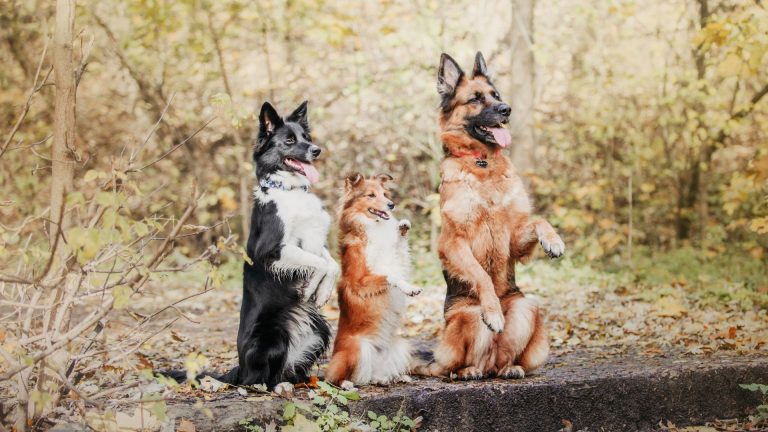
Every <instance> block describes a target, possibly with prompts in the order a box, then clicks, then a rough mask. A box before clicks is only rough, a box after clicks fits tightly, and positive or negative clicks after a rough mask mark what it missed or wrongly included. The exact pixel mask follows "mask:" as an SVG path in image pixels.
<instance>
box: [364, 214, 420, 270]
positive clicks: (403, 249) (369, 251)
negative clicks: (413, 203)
mask: <svg viewBox="0 0 768 432" xmlns="http://www.w3.org/2000/svg"><path fill="white" fill-rule="evenodd" d="M366 234H367V236H368V244H367V245H366V248H365V258H366V261H367V262H368V268H369V270H371V271H372V272H373V273H376V274H380V275H384V276H388V277H390V278H394V279H404V280H408V278H409V276H410V256H409V252H408V240H407V238H404V237H403V236H401V235H400V230H399V228H398V221H397V219H395V218H391V219H389V220H383V219H379V220H378V221H376V222H373V221H371V222H368V223H366Z"/></svg>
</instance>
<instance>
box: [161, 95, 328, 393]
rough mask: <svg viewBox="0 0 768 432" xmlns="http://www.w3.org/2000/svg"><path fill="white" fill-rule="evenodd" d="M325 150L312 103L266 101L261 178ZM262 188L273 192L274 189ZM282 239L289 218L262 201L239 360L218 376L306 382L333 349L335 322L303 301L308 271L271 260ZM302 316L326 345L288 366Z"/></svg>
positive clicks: (247, 381) (255, 215) (234, 380)
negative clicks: (284, 106) (286, 107)
mask: <svg viewBox="0 0 768 432" xmlns="http://www.w3.org/2000/svg"><path fill="white" fill-rule="evenodd" d="M319 154H320V148H319V147H318V146H316V145H315V144H313V143H312V138H311V136H310V130H309V121H308V120H307V102H306V101H305V102H303V103H302V104H301V105H299V107H298V108H296V110H295V111H294V112H293V113H291V115H289V116H288V117H286V118H285V119H282V118H281V117H280V116H279V115H278V114H277V111H275V109H274V108H273V107H272V105H270V104H269V103H268V102H265V103H264V105H263V106H262V107H261V113H260V114H259V133H258V137H257V140H256V144H255V146H254V151H253V160H254V164H255V166H256V176H257V179H265V178H267V177H268V176H269V175H270V174H273V173H276V172H277V171H283V172H285V171H289V172H291V171H295V169H293V168H292V167H291V166H290V165H287V164H286V163H285V159H286V158H292V159H295V160H298V161H302V162H305V163H311V161H312V160H313V159H315V158H317V156H318V155H319ZM297 175H298V174H297ZM261 190H262V192H263V193H264V194H269V190H268V188H266V187H262V189H261ZM262 196H267V195H262ZM283 237H284V224H283V221H282V220H281V219H280V216H279V214H278V209H277V205H276V203H275V202H274V201H269V200H267V201H264V202H262V201H260V200H259V199H258V198H257V199H255V202H254V205H253V210H252V212H251V224H250V235H249V237H248V243H247V247H246V252H247V254H248V257H249V258H250V259H251V261H252V262H253V264H249V263H247V262H246V263H244V265H243V300H242V304H241V307H240V325H239V328H238V332H237V354H238V365H237V366H236V367H235V368H234V369H232V370H230V371H229V372H227V373H225V374H224V375H221V376H218V377H216V378H217V379H218V380H220V381H223V382H226V383H230V384H241V385H253V384H266V385H267V387H269V388H273V387H274V386H275V385H276V384H278V383H280V382H284V381H288V382H292V383H298V382H306V381H308V380H309V373H310V370H311V368H312V366H313V365H314V364H315V363H316V362H317V360H318V359H319V358H320V356H322V355H323V353H324V352H325V350H326V349H327V348H328V344H329V342H330V336H331V329H330V327H329V325H328V323H327V322H326V321H325V319H324V318H323V316H322V315H321V314H320V311H319V309H318V306H316V305H315V304H314V303H312V302H306V301H304V300H303V297H302V293H301V292H300V291H299V290H300V289H302V287H303V286H304V285H306V283H305V282H306V281H307V279H308V276H307V274H306V273H302V272H298V271H295V272H292V271H284V272H282V273H281V274H280V275H279V276H278V275H277V274H275V273H274V272H273V271H272V268H271V266H272V264H273V263H274V262H275V261H276V260H279V259H280V254H281V249H282V248H283V245H284V238H283ZM298 320H301V321H302V322H307V323H308V326H307V327H309V329H310V330H311V333H312V334H313V335H314V336H316V337H317V338H318V339H319V340H320V343H319V344H314V346H312V347H309V348H305V349H306V351H303V355H300V356H298V360H295V362H294V363H293V364H288V362H287V360H288V358H287V357H288V353H289V349H290V347H291V333H290V331H291V328H296V327H297V326H298V324H299V323H298V322H297V321H298ZM294 349H295V348H294ZM161 373H162V374H163V375H166V376H169V377H172V378H174V379H176V380H177V381H184V380H185V379H186V374H185V373H184V372H183V371H164V372H161ZM204 375H209V374H205V373H204V374H201V375H199V376H198V379H199V378H200V377H202V376H204Z"/></svg>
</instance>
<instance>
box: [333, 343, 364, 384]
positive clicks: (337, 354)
mask: <svg viewBox="0 0 768 432" xmlns="http://www.w3.org/2000/svg"><path fill="white" fill-rule="evenodd" d="M336 343H337V344H338V346H337V347H335V348H334V352H333V357H332V358H331V361H330V362H329V363H328V369H327V370H326V371H325V380H326V381H328V382H330V383H332V384H336V385H338V384H341V382H342V381H345V380H349V379H350V378H352V374H354V373H355V369H356V368H357V363H358V360H359V355H360V344H359V342H358V340H357V338H346V339H342V340H339V341H337V342H336Z"/></svg>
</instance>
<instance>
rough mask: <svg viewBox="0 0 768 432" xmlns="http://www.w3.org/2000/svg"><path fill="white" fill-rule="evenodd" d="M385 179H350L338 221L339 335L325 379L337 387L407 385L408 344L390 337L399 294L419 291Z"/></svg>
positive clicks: (406, 225) (401, 302)
mask: <svg viewBox="0 0 768 432" xmlns="http://www.w3.org/2000/svg"><path fill="white" fill-rule="evenodd" d="M391 180H392V177H390V176H389V175H387V174H383V175H378V176H375V177H371V178H368V179H366V178H365V177H363V176H362V175H361V174H353V175H351V176H349V177H348V178H347V179H346V181H345V185H344V197H343V198H342V207H341V216H340V218H339V251H340V252H339V253H340V256H341V279H340V280H339V284H338V293H339V309H340V313H341V314H340V317H339V331H338V333H337V334H336V342H335V343H334V348H333V357H332V358H331V362H330V363H329V364H328V370H327V372H326V374H325V379H326V381H328V382H331V383H335V384H339V383H342V382H343V381H346V380H349V381H352V382H354V383H355V384H369V383H372V384H389V383H392V382H396V381H410V378H409V377H408V376H407V375H406V373H407V371H408V366H409V364H410V361H411V354H410V346H409V344H408V343H407V342H406V341H405V340H404V339H403V338H401V337H400V336H399V335H398V334H397V331H398V329H399V328H400V326H401V324H402V317H403V312H404V309H405V296H406V295H409V296H415V295H417V294H419V293H420V292H421V290H420V289H419V288H417V287H415V286H413V285H411V284H410V283H409V282H408V277H409V273H410V254H409V252H408V237H407V234H408V230H409V229H410V228H411V224H410V222H408V221H407V220H401V221H398V220H397V219H395V217H394V216H393V215H392V213H391V212H392V209H394V208H395V204H394V203H393V202H392V200H391V196H390V191H389V190H388V189H387V187H386V184H387V182H389V181H391Z"/></svg>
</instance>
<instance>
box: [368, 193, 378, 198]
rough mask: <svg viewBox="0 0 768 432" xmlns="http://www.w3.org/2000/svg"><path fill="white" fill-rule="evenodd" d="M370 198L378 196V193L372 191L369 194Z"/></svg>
mask: <svg viewBox="0 0 768 432" xmlns="http://www.w3.org/2000/svg"><path fill="white" fill-rule="evenodd" d="M368 198H376V194H375V193H373V192H371V193H369V194H368Z"/></svg>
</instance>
